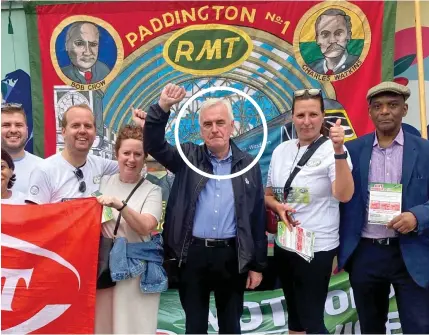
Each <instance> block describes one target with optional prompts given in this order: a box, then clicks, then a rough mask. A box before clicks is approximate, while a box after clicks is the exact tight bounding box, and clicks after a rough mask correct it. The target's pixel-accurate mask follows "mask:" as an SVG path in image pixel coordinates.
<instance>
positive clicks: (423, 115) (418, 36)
mask: <svg viewBox="0 0 429 335" xmlns="http://www.w3.org/2000/svg"><path fill="white" fill-rule="evenodd" d="M414 8H415V14H416V44H417V45H416V46H417V73H418V80H419V101H420V125H421V134H422V137H423V138H425V139H427V138H428V131H427V120H426V100H425V76H424V66H423V40H422V23H421V20H420V0H414Z"/></svg>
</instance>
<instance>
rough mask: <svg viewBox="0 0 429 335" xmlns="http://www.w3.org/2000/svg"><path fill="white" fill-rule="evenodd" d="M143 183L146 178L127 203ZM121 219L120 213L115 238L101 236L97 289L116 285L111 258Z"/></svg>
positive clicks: (138, 184) (136, 187)
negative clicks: (110, 265) (111, 273)
mask: <svg viewBox="0 0 429 335" xmlns="http://www.w3.org/2000/svg"><path fill="white" fill-rule="evenodd" d="M143 182H144V178H142V179H140V181H139V182H138V183H137V185H136V186H134V188H133V190H132V191H131V193H130V194H129V196H128V198H127V199H126V200H125V202H126V203H127V202H128V201H129V200H130V198H131V196H132V195H133V194H134V192H135V191H136V190H137V189H138V188H139V187H140V185H141V184H142V183H143ZM121 217H122V214H121V212H119V215H118V218H117V219H116V225H115V230H114V231H113V238H109V237H105V236H103V235H101V236H100V243H99V247H98V270H97V289H103V288H109V287H113V286H115V285H116V283H115V282H114V281H113V280H112V277H111V276H110V268H109V257H110V250H112V248H113V243H114V241H115V238H116V234H117V233H118V229H119V223H120V222H121Z"/></svg>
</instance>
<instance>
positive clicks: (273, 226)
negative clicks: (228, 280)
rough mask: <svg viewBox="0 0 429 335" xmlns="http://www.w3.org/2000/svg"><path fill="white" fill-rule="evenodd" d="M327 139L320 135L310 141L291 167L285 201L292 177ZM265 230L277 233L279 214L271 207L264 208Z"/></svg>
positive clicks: (284, 192) (284, 196)
mask: <svg viewBox="0 0 429 335" xmlns="http://www.w3.org/2000/svg"><path fill="white" fill-rule="evenodd" d="M327 140H328V138H327V137H325V136H321V137H319V138H318V139H317V140H316V141H314V142H313V143H311V144H310V145H309V147H308V149H307V151H306V152H305V153H304V155H302V157H301V159H300V160H299V162H298V164H296V166H295V168H294V169H293V171H292V173H291V174H290V175H289V178H288V179H287V180H286V184H285V187H284V189H283V199H284V200H285V201H286V199H287V196H288V194H289V192H290V190H291V187H290V185H291V184H292V181H293V179H294V178H295V177H296V175H297V174H298V172H299V171H301V169H302V167H303V166H304V165H305V164H307V162H308V160H309V159H310V158H311V156H313V154H314V153H315V152H316V150H317V149H318V148H319V147H320V146H321V145H322V144H323V143H325V142H326V141H327ZM266 217H267V218H266V220H267V221H266V222H267V225H266V230H267V232H268V233H270V234H277V227H278V221H279V216H278V215H277V214H276V213H274V212H273V211H272V210H271V209H268V208H267V209H266Z"/></svg>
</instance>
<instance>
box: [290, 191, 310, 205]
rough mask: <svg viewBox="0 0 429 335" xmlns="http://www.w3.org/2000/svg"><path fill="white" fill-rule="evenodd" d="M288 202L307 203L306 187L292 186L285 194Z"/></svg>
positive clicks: (308, 195) (308, 200) (307, 193)
mask: <svg viewBox="0 0 429 335" xmlns="http://www.w3.org/2000/svg"><path fill="white" fill-rule="evenodd" d="M286 202H287V203H288V204H309V203H310V190H309V188H308V187H292V188H291V190H290V191H289V193H288V195H287V199H286Z"/></svg>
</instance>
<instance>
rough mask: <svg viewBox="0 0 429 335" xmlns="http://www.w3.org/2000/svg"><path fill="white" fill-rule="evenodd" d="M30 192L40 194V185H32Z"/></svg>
mask: <svg viewBox="0 0 429 335" xmlns="http://www.w3.org/2000/svg"><path fill="white" fill-rule="evenodd" d="M30 193H31V194H32V195H37V194H39V187H37V186H36V185H33V186H31V188H30Z"/></svg>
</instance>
